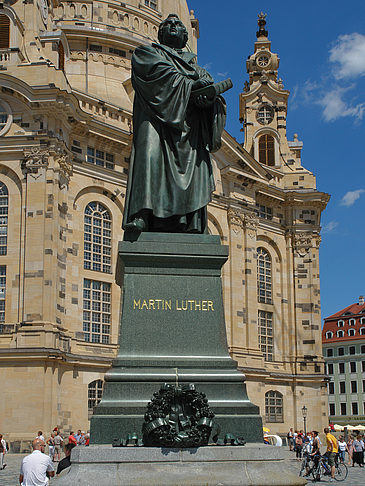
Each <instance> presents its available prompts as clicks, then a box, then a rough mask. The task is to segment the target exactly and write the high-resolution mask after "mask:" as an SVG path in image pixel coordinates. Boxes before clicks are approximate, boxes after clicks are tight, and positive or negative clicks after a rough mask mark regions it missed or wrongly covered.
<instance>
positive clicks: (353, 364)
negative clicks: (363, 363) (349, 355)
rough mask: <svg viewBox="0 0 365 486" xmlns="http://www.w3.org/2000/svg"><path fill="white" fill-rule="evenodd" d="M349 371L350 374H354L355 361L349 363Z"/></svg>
mask: <svg viewBox="0 0 365 486" xmlns="http://www.w3.org/2000/svg"><path fill="white" fill-rule="evenodd" d="M350 371H351V373H356V361H351V362H350Z"/></svg>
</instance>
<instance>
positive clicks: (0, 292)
mask: <svg viewBox="0 0 365 486" xmlns="http://www.w3.org/2000/svg"><path fill="white" fill-rule="evenodd" d="M5 288H6V266H5V265H0V331H1V330H2V329H1V328H2V323H3V322H5Z"/></svg>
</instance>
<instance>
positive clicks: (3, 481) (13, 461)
mask: <svg viewBox="0 0 365 486" xmlns="http://www.w3.org/2000/svg"><path fill="white" fill-rule="evenodd" d="M24 456H25V454H8V455H7V456H6V463H7V467H6V468H5V469H4V470H3V471H0V485H1V486H17V485H18V484H19V482H18V478H19V470H20V463H21V460H22V459H23V457H24ZM56 465H57V463H56ZM285 466H286V469H287V470H288V471H289V470H292V471H298V472H299V467H300V462H299V461H297V460H296V459H295V457H294V453H293V452H289V451H287V450H286V451H285ZM283 474H285V470H283ZM329 479H330V478H326V479H322V480H321V482H320V484H327V483H328V484H330V481H329ZM364 480H365V468H362V469H360V468H359V467H358V466H356V467H349V474H348V476H347V479H346V481H343V482H342V483H340V484H342V485H343V486H360V485H361V486H363V484H364ZM336 483H337V482H336ZM52 484H54V485H57V478H54V479H51V481H50V485H52ZM269 484H270V482H269V478H268V482H267V483H266V485H265V486H269ZM311 484H314V485H315V484H317V483H315V482H314V481H312V480H311V479H310V480H309V481H308V485H311ZM337 484H339V483H337ZM70 486H72V485H70ZM111 486H112V485H111ZM226 486H229V485H226Z"/></svg>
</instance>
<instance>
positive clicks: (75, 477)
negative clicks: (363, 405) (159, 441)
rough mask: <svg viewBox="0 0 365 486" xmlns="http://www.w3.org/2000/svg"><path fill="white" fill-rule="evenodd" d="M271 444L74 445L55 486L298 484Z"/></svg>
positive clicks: (265, 485)
mask: <svg viewBox="0 0 365 486" xmlns="http://www.w3.org/2000/svg"><path fill="white" fill-rule="evenodd" d="M283 452H284V451H283V450H282V449H281V448H280V447H273V446H265V445H260V446H255V445H250V446H244V447H241V446H236V447H231V446H222V447H220V446H208V447H200V448H198V449H159V448H157V447H153V448H150V447H122V448H112V447H110V446H90V447H76V448H75V449H73V451H72V455H71V462H72V465H71V468H69V469H68V470H67V471H65V472H64V473H62V476H61V477H60V478H58V479H56V480H52V483H53V481H55V484H56V485H57V486H70V485H72V486H110V485H113V486H120V485H123V486H132V485H133V486H218V485H219V486H238V485H244V486H289V485H290V486H303V485H305V484H306V483H307V481H306V480H305V479H304V478H300V477H299V476H296V475H295V474H294V473H293V472H292V471H291V470H290V468H288V464H287V463H284V459H283Z"/></svg>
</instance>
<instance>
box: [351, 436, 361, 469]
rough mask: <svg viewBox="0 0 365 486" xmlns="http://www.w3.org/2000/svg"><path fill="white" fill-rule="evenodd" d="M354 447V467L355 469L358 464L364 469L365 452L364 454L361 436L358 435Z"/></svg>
mask: <svg viewBox="0 0 365 486" xmlns="http://www.w3.org/2000/svg"><path fill="white" fill-rule="evenodd" d="M352 446H353V452H352V467H354V466H355V464H358V465H359V466H360V467H362V463H363V457H364V452H363V447H362V443H361V436H360V435H358V436H357V437H356V438H355V440H354V442H353V444H352Z"/></svg>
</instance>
